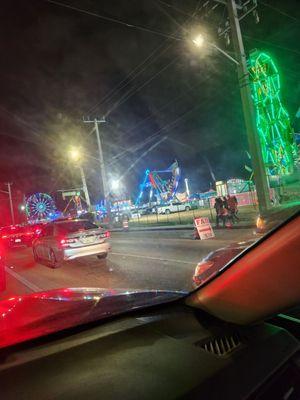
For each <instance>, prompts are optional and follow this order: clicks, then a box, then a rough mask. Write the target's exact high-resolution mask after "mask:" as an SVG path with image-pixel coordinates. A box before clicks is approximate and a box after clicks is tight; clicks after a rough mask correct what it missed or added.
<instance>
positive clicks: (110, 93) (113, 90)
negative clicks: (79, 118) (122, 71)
mask: <svg viewBox="0 0 300 400" xmlns="http://www.w3.org/2000/svg"><path fill="white" fill-rule="evenodd" d="M199 4H200V0H199V2H198V3H197V4H196V7H195V10H194V12H193V14H192V15H190V14H187V13H185V15H187V16H188V17H189V18H188V19H187V20H186V21H188V20H189V19H191V18H195V14H196V12H197V9H198V6H199ZM186 21H185V22H186ZM178 25H180V24H178ZM180 27H181V28H182V26H181V25H180ZM175 32H176V31H175ZM167 41H168V39H167V40H166V42H165V43H163V44H162V45H160V46H158V48H156V49H155V50H154V51H153V52H152V53H151V54H150V55H149V56H148V57H147V58H146V59H145V60H144V61H143V62H142V63H141V64H139V65H138V66H137V67H135V68H134V69H133V70H132V71H131V72H130V74H129V75H128V76H127V77H126V78H124V79H123V80H122V81H121V82H120V83H119V84H118V85H117V86H115V88H114V89H112V91H110V92H109V93H108V95H107V96H105V98H104V99H103V100H100V102H98V103H96V105H95V106H93V107H92V108H91V109H90V111H88V113H89V112H91V110H93V111H95V109H96V108H97V107H98V106H100V105H101V104H103V103H104V102H105V101H107V100H109V99H111V98H112V97H113V95H114V93H117V92H118V91H119V90H121V89H123V88H124V87H126V86H128V84H129V83H130V82H132V81H133V80H134V79H135V78H136V77H137V76H139V75H140V74H141V73H142V72H143V71H144V70H145V69H146V68H147V67H148V66H147V65H146V66H145V67H144V68H143V69H142V70H140V71H139V72H137V73H136V74H135V75H134V73H135V72H136V71H137V70H138V69H139V68H140V67H142V66H143V65H144V64H146V63H147V61H148V60H149V59H151V57H152V56H153V55H154V54H155V53H156V52H157V51H159V50H160V49H161V48H162V47H163V46H164V45H165V44H166V43H167ZM169 48H170V46H168V47H167V48H166V49H164V50H163V51H162V52H160V53H159V54H158V55H157V56H156V57H155V58H154V60H152V61H151V63H153V62H154V61H155V60H157V59H158V58H159V57H160V56H161V55H162V54H163V53H165V52H166V51H167V50H168V49H169ZM148 65H149V64H148ZM132 75H134V76H133V78H132V79H129V81H128V82H127V83H125V82H126V81H127V80H128V78H130V77H131V76H132ZM123 83H125V84H124V85H123ZM120 85H121V86H120ZM127 93H129V92H127ZM133 94H134V93H133ZM123 96H125V97H126V93H125V94H124V95H123ZM129 97H130V96H129ZM129 97H128V98H129ZM126 100H127V98H126ZM126 100H124V101H126ZM121 104H122V103H121ZM93 111H92V112H93Z"/></svg>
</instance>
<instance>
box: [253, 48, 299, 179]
mask: <svg viewBox="0 0 300 400" xmlns="http://www.w3.org/2000/svg"><path fill="white" fill-rule="evenodd" d="M249 73H250V82H251V89H252V97H253V100H254V105H255V109H256V124H257V130H258V134H259V137H260V143H261V147H262V155H263V160H264V164H265V166H266V170H267V173H268V175H287V174H290V173H292V172H293V169H294V163H295V160H296V158H297V147H296V143H295V140H294V134H293V130H292V127H291V123H290V118H289V115H288V112H287V111H286V109H285V108H284V107H283V105H282V102H281V98H280V95H281V94H280V90H281V88H280V77H279V73H278V69H277V67H276V65H275V63H274V61H273V60H272V58H271V57H270V56H269V55H268V54H266V53H263V52H257V51H256V52H253V53H252V54H250V59H249Z"/></svg>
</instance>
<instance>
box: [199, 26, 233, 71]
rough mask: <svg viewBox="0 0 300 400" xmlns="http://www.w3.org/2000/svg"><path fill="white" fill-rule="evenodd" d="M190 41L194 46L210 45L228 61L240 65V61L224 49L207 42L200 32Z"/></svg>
mask: <svg viewBox="0 0 300 400" xmlns="http://www.w3.org/2000/svg"><path fill="white" fill-rule="evenodd" d="M192 42H193V43H194V45H195V46H196V47H199V48H200V47H203V46H204V45H207V46H210V47H212V48H214V49H216V50H218V51H219V52H220V53H222V54H223V55H224V56H225V57H227V58H228V59H229V60H230V61H232V62H234V63H235V64H236V65H240V63H239V62H238V61H237V60H236V59H235V58H233V57H231V55H230V54H228V53H227V52H226V51H224V50H222V49H221V48H220V47H219V46H217V45H216V44H215V43H212V42H209V41H208V40H207V38H206V37H205V36H204V35H202V33H199V34H198V35H196V36H195V37H194V39H192Z"/></svg>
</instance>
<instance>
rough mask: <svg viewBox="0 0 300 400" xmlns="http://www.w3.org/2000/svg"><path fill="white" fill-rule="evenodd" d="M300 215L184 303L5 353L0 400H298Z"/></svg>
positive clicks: (46, 338)
mask: <svg viewBox="0 0 300 400" xmlns="http://www.w3.org/2000/svg"><path fill="white" fill-rule="evenodd" d="M299 223H300V217H299V215H298V216H296V217H294V218H292V219H291V220H289V221H288V222H286V223H285V224H283V225H282V226H281V227H279V228H278V229H276V230H275V231H274V232H271V233H269V234H267V235H266V236H265V237H264V238H263V239H262V240H261V241H259V242H257V243H255V244H254V245H253V246H252V247H251V248H250V249H247V250H246V251H245V252H244V253H243V254H241V255H239V256H237V257H236V259H235V260H233V261H231V262H230V264H229V265H227V266H225V267H224V270H223V271H221V272H220V273H219V274H218V275H217V276H215V277H214V278H213V279H212V280H211V281H210V282H208V283H207V284H205V286H204V287H201V288H200V289H197V290H196V291H195V292H194V293H192V294H191V295H188V296H187V297H186V298H184V299H179V300H176V301H172V302H169V303H167V304H162V305H158V306H157V305H156V306H152V307H148V308H146V309H143V310H138V311H131V312H128V313H126V314H124V315H121V316H117V317H111V318H108V319H105V320H101V321H98V322H92V323H89V324H85V325H81V326H77V327H73V328H70V329H65V330H64V331H61V332H57V333H54V334H50V335H48V336H44V337H40V338H36V339H34V340H31V341H28V342H24V343H20V344H16V345H14V346H10V347H6V348H3V349H1V352H0V355H1V363H0V384H1V398H3V399H6V400H10V399H70V400H71V399H72V400H74V399H83V398H87V399H99V398H103V399H121V398H122V399H141V398H143V399H178V398H185V399H260V400H262V399H263V400H267V399H289V400H296V399H299V398H300V352H299V349H300V346H299V338H300V336H299V326H300V325H299V323H300V319H299V308H297V306H298V305H299V300H300V270H299V261H298V260H299V236H300V235H299V233H300V229H299Z"/></svg>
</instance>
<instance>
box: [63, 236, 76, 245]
mask: <svg viewBox="0 0 300 400" xmlns="http://www.w3.org/2000/svg"><path fill="white" fill-rule="evenodd" d="M75 242H76V239H67V238H62V239H60V242H59V243H60V244H61V246H62V247H67V246H68V245H69V244H70V243H75Z"/></svg>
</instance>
